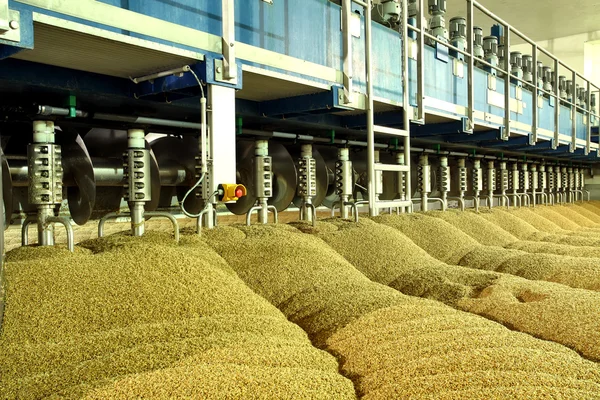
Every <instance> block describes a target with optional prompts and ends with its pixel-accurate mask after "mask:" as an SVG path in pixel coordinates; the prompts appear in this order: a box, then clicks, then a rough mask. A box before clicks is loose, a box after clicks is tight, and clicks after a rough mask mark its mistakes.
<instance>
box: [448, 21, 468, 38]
mask: <svg viewBox="0 0 600 400" xmlns="http://www.w3.org/2000/svg"><path fill="white" fill-rule="evenodd" d="M450 40H452V41H455V40H461V41H463V42H464V43H466V41H467V20H466V19H464V18H463V17H454V18H452V19H451V20H450Z"/></svg>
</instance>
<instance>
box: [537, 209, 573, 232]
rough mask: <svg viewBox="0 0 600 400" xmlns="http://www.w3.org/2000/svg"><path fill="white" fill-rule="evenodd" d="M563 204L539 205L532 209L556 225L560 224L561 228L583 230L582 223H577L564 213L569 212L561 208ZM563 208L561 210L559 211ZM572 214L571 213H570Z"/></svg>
mask: <svg viewBox="0 0 600 400" xmlns="http://www.w3.org/2000/svg"><path fill="white" fill-rule="evenodd" d="M562 208H563V206H538V207H536V208H532V209H531V211H532V212H534V213H536V214H537V215H539V216H541V217H544V218H546V219H548V220H550V221H552V222H553V223H555V224H556V225H558V226H559V227H560V228H561V229H564V230H566V231H579V230H581V225H579V224H577V223H576V222H574V221H573V220H571V219H570V218H568V217H566V216H564V215H563V213H565V214H567V211H566V210H561V209H562ZM559 210H561V211H559ZM568 214H569V215H570V213H568Z"/></svg>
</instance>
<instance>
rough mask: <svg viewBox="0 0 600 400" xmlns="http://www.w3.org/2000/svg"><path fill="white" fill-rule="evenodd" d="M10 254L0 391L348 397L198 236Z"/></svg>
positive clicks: (320, 356) (327, 368) (326, 365)
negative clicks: (72, 251)
mask: <svg viewBox="0 0 600 400" xmlns="http://www.w3.org/2000/svg"><path fill="white" fill-rule="evenodd" d="M8 259H9V262H8V264H7V267H6V282H7V301H6V313H5V316H4V317H5V318H4V324H3V327H2V333H1V336H0V397H2V398H24V399H30V398H41V397H46V396H50V397H55V398H56V397H60V398H81V397H84V396H86V395H89V396H90V397H91V398H114V397H127V396H129V397H131V396H132V395H133V393H137V394H138V395H139V396H148V397H157V398H178V397H181V396H186V395H187V396H192V397H194V396H202V397H205V398H222V393H231V394H234V393H240V394H242V395H245V394H248V395H252V396H255V397H266V396H269V395H272V393H276V394H280V395H281V396H282V397H286V396H291V395H296V396H298V397H305V398H330V397H331V396H332V395H333V396H334V397H340V398H354V397H355V392H354V388H353V385H352V383H351V382H350V381H349V380H347V379H345V378H343V377H342V376H341V375H340V374H339V373H338V365H337V362H336V360H335V359H334V358H333V357H332V356H330V355H328V354H327V353H325V352H323V351H321V350H317V349H316V348H314V347H313V346H312V345H311V343H310V341H309V340H308V338H307V336H306V333H305V332H304V331H302V330H301V329H300V328H299V327H298V326H296V325H294V324H292V323H290V322H289V321H287V320H286V319H285V317H284V316H283V315H282V314H281V312H280V311H278V310H277V309H276V308H275V307H273V306H272V305H271V304H269V303H268V302H267V301H266V300H264V299H262V298H261V297H259V296H258V295H256V294H255V293H253V292H252V291H251V290H250V289H249V288H248V287H247V286H246V285H245V284H244V283H243V282H242V281H241V280H240V279H239V278H238V277H237V276H236V275H235V273H234V272H233V270H232V269H231V268H230V267H229V266H228V265H227V263H226V262H225V261H224V260H223V259H221V258H220V257H219V256H218V255H217V254H216V253H214V251H212V250H211V249H210V248H209V247H208V246H207V245H206V244H204V243H202V242H201V241H200V240H198V239H197V238H190V239H185V238H184V240H182V245H175V244H174V242H173V241H172V240H171V237H170V235H169V234H160V233H155V232H148V233H147V236H146V237H144V238H133V237H130V236H126V235H116V236H113V237H107V238H105V239H98V240H93V241H90V242H87V243H85V244H84V245H83V246H82V247H79V246H78V251H77V252H76V253H75V254H70V253H68V252H66V251H65V250H63V249H60V248H26V249H20V250H17V251H14V252H12V253H10V254H9V255H8ZM186 360H187V361H186ZM188 361H189V362H188ZM186 362H187V363H186ZM219 377H221V378H219ZM217 384H218V385H220V386H219V388H220V390H221V391H222V392H219V391H218V390H214V389H215V388H216V387H217V386H215V385H217ZM119 388H126V390H125V391H119V390H120V389H119ZM305 389H306V390H305ZM299 393H300V395H298V394H299Z"/></svg>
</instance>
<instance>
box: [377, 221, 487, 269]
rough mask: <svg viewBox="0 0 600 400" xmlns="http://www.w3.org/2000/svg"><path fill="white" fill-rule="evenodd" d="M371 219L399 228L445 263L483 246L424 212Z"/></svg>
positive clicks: (454, 260)
mask: <svg viewBox="0 0 600 400" xmlns="http://www.w3.org/2000/svg"><path fill="white" fill-rule="evenodd" d="M373 220H374V221H376V222H379V223H382V224H384V225H388V226H391V227H393V228H396V229H398V230H400V231H401V232H402V233H404V234H405V235H406V236H408V238H409V239H410V240H412V241H413V242H414V243H416V244H417V245H418V246H419V247H421V248H422V249H424V250H425V251H426V252H427V253H429V254H430V255H432V256H433V257H435V258H437V259H438V260H440V261H443V262H445V263H448V264H453V265H455V264H458V263H459V262H460V260H461V259H462V258H463V257H464V256H465V255H467V254H469V253H470V252H472V251H473V250H474V249H476V248H478V247H482V246H481V245H480V244H479V243H477V241H476V240H475V239H473V238H471V237H470V236H469V235H467V234H466V233H464V232H462V231H460V230H459V229H457V228H455V227H453V226H452V225H450V224H449V223H447V222H445V221H442V220H440V219H437V218H433V217H431V216H428V215H425V214H403V215H399V216H395V215H382V216H379V217H375V218H374V219H373Z"/></svg>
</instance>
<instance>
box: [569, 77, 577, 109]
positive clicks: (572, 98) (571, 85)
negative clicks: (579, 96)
mask: <svg viewBox="0 0 600 400" xmlns="http://www.w3.org/2000/svg"><path fill="white" fill-rule="evenodd" d="M575 94H576V93H575V92H574V88H573V81H572V80H567V101H570V102H571V103H575V99H574V97H575Z"/></svg>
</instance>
